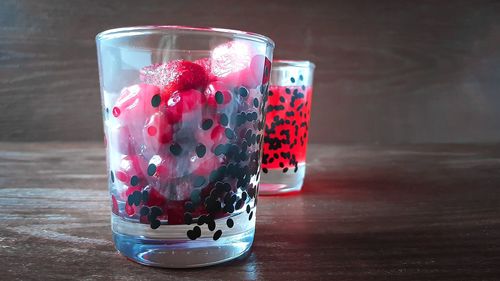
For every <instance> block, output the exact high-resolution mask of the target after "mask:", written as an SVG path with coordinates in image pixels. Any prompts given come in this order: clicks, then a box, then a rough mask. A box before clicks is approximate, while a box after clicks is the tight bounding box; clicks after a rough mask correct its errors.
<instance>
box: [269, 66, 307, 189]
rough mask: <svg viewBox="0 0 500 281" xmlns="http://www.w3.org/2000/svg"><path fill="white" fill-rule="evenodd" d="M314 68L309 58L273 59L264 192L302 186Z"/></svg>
mask: <svg viewBox="0 0 500 281" xmlns="http://www.w3.org/2000/svg"><path fill="white" fill-rule="evenodd" d="M314 68H315V65H314V63H312V62H309V61H289V60H275V61H273V67H272V70H271V84H270V86H269V98H268V104H267V105H266V112H267V113H266V127H265V134H264V154H263V156H262V172H263V175H262V179H261V184H260V194H281V193H287V192H293V191H300V190H301V188H302V184H303V182H304V176H305V172H306V165H305V163H306V150H307V137H308V135H309V133H308V130H309V117H310V113H311V102H312V88H313V86H312V85H313V74H314Z"/></svg>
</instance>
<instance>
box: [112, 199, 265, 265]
mask: <svg viewBox="0 0 500 281" xmlns="http://www.w3.org/2000/svg"><path fill="white" fill-rule="evenodd" d="M255 211H256V210H255V208H254V212H255ZM255 217H256V216H255V215H254V216H253V217H252V219H251V220H248V214H247V213H245V212H242V213H240V214H237V215H233V216H231V218H232V219H233V221H234V226H233V227H232V228H229V227H227V225H226V220H227V218H223V219H218V220H216V221H215V222H216V225H217V226H218V227H217V229H219V230H222V236H221V237H220V238H219V239H217V240H214V238H213V235H214V233H215V231H210V230H209V229H208V227H207V225H206V224H205V225H202V226H200V228H201V236H200V237H199V238H197V239H196V240H190V239H189V238H187V237H186V232H187V231H188V230H191V229H193V227H194V226H195V225H196V224H191V225H162V226H160V227H159V228H158V229H156V230H153V229H151V228H150V226H149V225H147V224H139V223H133V222H128V221H125V220H123V219H122V218H120V217H118V216H116V215H112V218H111V225H112V230H113V241H114V243H115V247H116V249H117V250H118V251H119V252H120V253H121V254H123V255H124V256H126V257H127V258H129V259H131V260H133V261H135V262H138V263H140V264H144V265H148V266H156V267H166V268H189V267H203V266H209V265H214V264H218V263H223V262H226V261H230V260H233V259H235V258H237V257H240V256H242V255H243V254H245V253H246V252H248V251H249V250H250V247H251V246H252V243H253V238H254V233H255Z"/></svg>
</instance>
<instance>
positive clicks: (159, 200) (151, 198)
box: [144, 186, 167, 207]
mask: <svg viewBox="0 0 500 281" xmlns="http://www.w3.org/2000/svg"><path fill="white" fill-rule="evenodd" d="M144 190H145V191H147V192H148V201H147V202H146V206H148V207H152V206H158V207H163V205H165V203H166V202H167V199H166V198H165V197H164V196H163V195H162V194H161V193H160V192H158V191H157V190H156V189H155V188H153V187H150V186H148V187H146V188H145V189H144Z"/></svg>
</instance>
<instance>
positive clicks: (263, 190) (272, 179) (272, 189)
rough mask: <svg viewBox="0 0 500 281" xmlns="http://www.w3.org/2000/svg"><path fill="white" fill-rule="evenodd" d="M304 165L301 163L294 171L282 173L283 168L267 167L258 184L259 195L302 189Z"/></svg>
mask: <svg viewBox="0 0 500 281" xmlns="http://www.w3.org/2000/svg"><path fill="white" fill-rule="evenodd" d="M305 174H306V165H305V163H301V164H299V166H298V169H297V172H296V173H293V172H292V173H290V172H289V171H288V172H287V173H283V169H281V168H278V169H269V170H268V172H267V173H266V174H262V177H261V180H260V186H259V195H276V194H283V193H289V192H297V191H300V190H301V189H302V184H303V183H304V176H305Z"/></svg>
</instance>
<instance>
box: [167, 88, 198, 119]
mask: <svg viewBox="0 0 500 281" xmlns="http://www.w3.org/2000/svg"><path fill="white" fill-rule="evenodd" d="M202 96H203V94H202V93H201V92H199V91H197V90H187V91H179V92H175V93H173V94H172V95H171V96H170V98H169V99H168V101H167V108H166V111H165V113H166V116H167V122H168V123H169V124H175V123H178V122H179V121H181V120H182V119H183V117H184V116H186V118H185V119H189V117H188V115H187V113H190V112H191V111H194V110H196V109H199V108H200V106H201V103H202ZM184 121H186V120H184Z"/></svg>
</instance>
